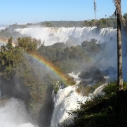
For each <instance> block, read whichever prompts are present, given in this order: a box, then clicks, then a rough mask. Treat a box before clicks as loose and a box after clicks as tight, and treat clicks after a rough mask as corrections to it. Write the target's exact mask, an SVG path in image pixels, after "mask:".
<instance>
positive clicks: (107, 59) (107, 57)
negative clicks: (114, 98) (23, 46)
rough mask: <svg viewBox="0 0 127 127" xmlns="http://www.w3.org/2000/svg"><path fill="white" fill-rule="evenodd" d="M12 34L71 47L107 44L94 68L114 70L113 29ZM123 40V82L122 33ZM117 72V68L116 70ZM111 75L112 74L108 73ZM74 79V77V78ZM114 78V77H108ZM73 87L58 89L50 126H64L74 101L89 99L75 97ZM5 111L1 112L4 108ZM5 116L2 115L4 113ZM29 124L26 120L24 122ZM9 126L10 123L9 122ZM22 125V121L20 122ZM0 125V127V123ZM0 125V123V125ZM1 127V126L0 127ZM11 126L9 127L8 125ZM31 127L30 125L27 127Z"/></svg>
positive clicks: (126, 49)
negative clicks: (87, 42) (91, 41)
mask: <svg viewBox="0 0 127 127" xmlns="http://www.w3.org/2000/svg"><path fill="white" fill-rule="evenodd" d="M15 31H17V32H19V33H20V34H22V35H24V36H31V37H35V38H37V39H41V41H42V43H44V45H46V46H47V45H52V44H54V43H56V42H63V43H67V42H72V43H73V44H74V45H78V44H79V45H80V44H81V43H82V42H83V41H84V40H90V39H92V38H94V39H96V40H97V43H104V42H107V45H106V47H105V50H104V52H103V53H104V55H103V56H102V57H97V58H95V59H97V60H96V65H98V66H99V67H105V69H106V68H107V67H110V66H111V67H114V68H115V69H116V65H117V62H116V60H117V53H116V52H117V44H116V29H113V28H103V29H100V30H98V29H97V28H96V27H82V28H80V27H71V28H65V27H61V28H57V27H56V28H54V27H50V28H47V27H30V28H19V29H15ZM122 40H123V78H124V80H127V75H126V74H127V69H126V65H127V43H126V40H127V36H126V35H125V33H123V34H122ZM116 70H117V69H116ZM111 76H112V74H111ZM75 77H76V80H79V79H77V75H75ZM112 77H113V78H114V76H112ZM76 88H77V86H73V87H72V86H69V87H66V88H64V89H60V90H59V91H58V93H57V95H56V96H55V97H54V103H55V104H54V111H53V115H52V120H51V127H58V124H62V123H64V121H65V120H67V119H68V120H70V119H71V116H70V115H68V112H69V111H70V110H74V109H76V108H78V107H79V104H78V103H77V101H83V102H84V103H85V101H86V100H89V99H91V96H89V97H86V96H82V95H80V94H78V93H77V92H76ZM100 89H102V87H101V88H98V89H97V90H96V91H95V92H94V94H97V93H98V92H99V90H100ZM4 111H5V109H4ZM4 111H3V108H1V107H0V118H4V117H5V118H6V116H5V115H4V117H3V116H2V115H1V112H3V113H4ZM4 114H5V113H4ZM28 122H29V121H28ZM0 123H2V122H1V121H0ZM10 123H11V122H10ZM23 123H24V122H23ZM0 125H1V124H0ZM2 125H4V124H2ZM17 126H18V127H29V126H25V125H24V126H20V124H16V125H15V126H14V127H17ZM2 127H4V126H2ZM6 127H8V126H6ZM9 127H11V126H9ZM30 127H33V125H30Z"/></svg>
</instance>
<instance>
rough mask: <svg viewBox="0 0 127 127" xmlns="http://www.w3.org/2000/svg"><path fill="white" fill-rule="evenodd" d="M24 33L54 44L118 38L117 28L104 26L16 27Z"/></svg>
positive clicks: (45, 43) (103, 40)
mask: <svg viewBox="0 0 127 127" xmlns="http://www.w3.org/2000/svg"><path fill="white" fill-rule="evenodd" d="M15 31H17V32H19V33H20V34H22V35H27V36H32V37H35V38H37V39H41V41H42V43H43V42H44V45H46V46H47V45H52V44H54V43H56V42H63V43H66V42H68V41H72V42H73V44H76V45H77V44H81V43H82V42H83V41H84V40H90V39H92V38H95V39H97V40H98V42H99V41H100V42H101V43H102V42H105V40H106V41H107V42H108V41H109V40H110V39H111V38H114V39H116V29H113V28H103V29H100V30H98V28H97V27H82V28H81V27H69V28H65V27H60V28H57V27H51V28H50V27H49V28H47V27H30V28H22V29H21V28H20V29H15Z"/></svg>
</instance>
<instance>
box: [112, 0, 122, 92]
mask: <svg viewBox="0 0 127 127" xmlns="http://www.w3.org/2000/svg"><path fill="white" fill-rule="evenodd" d="M114 3H115V7H116V14H117V74H118V79H117V80H118V90H119V91H122V90H123V78H122V36H121V20H122V15H121V0H114Z"/></svg>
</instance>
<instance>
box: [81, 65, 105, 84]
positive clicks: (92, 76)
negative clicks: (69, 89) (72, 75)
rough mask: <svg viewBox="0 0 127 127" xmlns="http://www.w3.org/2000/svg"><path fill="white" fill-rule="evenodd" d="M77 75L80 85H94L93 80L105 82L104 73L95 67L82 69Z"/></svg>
mask: <svg viewBox="0 0 127 127" xmlns="http://www.w3.org/2000/svg"><path fill="white" fill-rule="evenodd" d="M79 77H80V78H81V79H82V81H81V82H80V85H82V86H87V85H94V82H95V81H96V82H102V83H105V82H106V80H105V78H104V74H103V73H102V71H101V70H100V69H98V68H96V67H92V68H91V69H90V71H89V72H88V71H86V72H85V71H82V72H81V74H80V75H79ZM96 82H95V83H96Z"/></svg>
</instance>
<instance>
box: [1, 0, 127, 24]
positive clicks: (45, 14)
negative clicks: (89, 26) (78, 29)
mask: <svg viewBox="0 0 127 127" xmlns="http://www.w3.org/2000/svg"><path fill="white" fill-rule="evenodd" d="M93 1H94V0H0V17H1V18H0V25H11V24H15V23H17V24H26V23H36V22H42V21H82V20H90V19H94V9H93V6H94V5H93ZM112 1H113V0H96V3H97V14H96V17H97V19H100V18H104V17H105V15H107V17H109V16H110V15H112V14H113V12H114V10H115V7H114V4H113V2H112ZM121 1H122V13H123V14H124V13H127V7H126V6H127V0H121Z"/></svg>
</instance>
